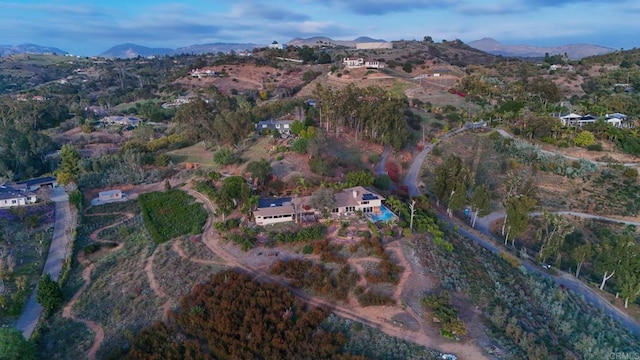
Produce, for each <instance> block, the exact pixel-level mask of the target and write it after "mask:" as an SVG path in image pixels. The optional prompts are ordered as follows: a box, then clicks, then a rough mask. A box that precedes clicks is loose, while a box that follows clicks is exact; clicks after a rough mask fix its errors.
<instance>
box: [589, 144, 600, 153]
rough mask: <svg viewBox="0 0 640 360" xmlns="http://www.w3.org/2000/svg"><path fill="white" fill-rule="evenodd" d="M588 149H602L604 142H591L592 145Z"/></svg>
mask: <svg viewBox="0 0 640 360" xmlns="http://www.w3.org/2000/svg"><path fill="white" fill-rule="evenodd" d="M587 150H589V151H602V144H601V143H596V144H591V145H589V146H587Z"/></svg>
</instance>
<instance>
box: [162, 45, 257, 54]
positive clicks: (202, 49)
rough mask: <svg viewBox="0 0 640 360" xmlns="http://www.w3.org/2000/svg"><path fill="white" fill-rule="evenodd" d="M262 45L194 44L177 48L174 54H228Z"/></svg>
mask: <svg viewBox="0 0 640 360" xmlns="http://www.w3.org/2000/svg"><path fill="white" fill-rule="evenodd" d="M262 46H264V45H258V44H253V43H247V44H242V43H211V44H194V45H189V46H186V47H181V48H177V49H176V50H175V51H174V54H196V55H199V54H205V53H214V54H215V53H218V52H223V53H228V52H231V51H244V50H252V49H255V48H258V47H262Z"/></svg>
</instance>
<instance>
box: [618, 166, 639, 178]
mask: <svg viewBox="0 0 640 360" xmlns="http://www.w3.org/2000/svg"><path fill="white" fill-rule="evenodd" d="M622 175H623V176H624V177H626V178H629V179H637V178H638V169H636V168H634V167H626V168H625V169H624V172H623V173H622Z"/></svg>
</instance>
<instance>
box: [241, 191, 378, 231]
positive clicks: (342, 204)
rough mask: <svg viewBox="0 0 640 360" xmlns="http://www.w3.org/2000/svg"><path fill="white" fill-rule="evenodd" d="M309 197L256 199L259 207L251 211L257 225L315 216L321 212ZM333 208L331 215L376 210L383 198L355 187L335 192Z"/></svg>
mask: <svg viewBox="0 0 640 360" xmlns="http://www.w3.org/2000/svg"><path fill="white" fill-rule="evenodd" d="M312 198H313V197H312V196H303V197H297V198H290V197H285V198H274V199H267V198H262V199H260V200H259V201H258V209H257V210H256V211H254V212H253V216H254V218H255V222H256V224H257V225H270V224H277V223H283V222H289V221H295V220H296V219H298V220H303V219H308V218H309V217H313V218H315V217H317V216H318V215H319V214H320V213H321V211H320V210H318V209H315V208H314V207H313V205H312ZM334 198H335V208H333V209H332V210H331V213H332V214H333V215H338V216H345V215H351V214H353V213H355V212H358V211H359V212H362V213H364V214H366V213H378V212H380V210H381V206H382V201H383V200H384V198H383V197H382V196H380V195H378V194H376V193H375V192H373V191H370V190H367V189H365V188H364V187H362V186H356V187H352V188H348V189H344V190H343V191H341V192H339V193H336V194H334Z"/></svg>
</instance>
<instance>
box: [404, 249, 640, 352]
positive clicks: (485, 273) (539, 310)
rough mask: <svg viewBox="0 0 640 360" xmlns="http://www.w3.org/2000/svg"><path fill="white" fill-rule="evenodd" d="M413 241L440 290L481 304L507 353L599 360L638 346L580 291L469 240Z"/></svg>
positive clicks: (491, 328)
mask: <svg viewBox="0 0 640 360" xmlns="http://www.w3.org/2000/svg"><path fill="white" fill-rule="evenodd" d="M414 246H415V247H416V251H417V253H418V254H419V256H420V259H421V262H422V263H423V265H424V266H428V267H429V268H430V269H433V273H434V274H436V275H437V276H438V278H439V281H440V284H441V287H442V289H444V290H447V291H450V292H451V293H453V292H464V293H465V294H467V295H468V297H469V298H470V300H471V302H472V303H473V304H475V305H476V306H478V307H479V308H480V309H481V311H482V313H483V317H484V320H485V324H486V325H487V326H488V329H489V331H490V334H491V336H492V337H493V338H494V339H495V340H496V341H497V342H498V344H499V345H500V347H502V348H503V349H504V350H505V351H506V352H507V354H508V356H507V357H509V358H529V359H567V358H594V359H600V358H606V357H607V356H608V354H610V353H612V352H625V351H635V350H634V349H638V348H640V339H638V338H637V337H635V336H633V335H632V334H631V333H629V332H628V331H627V330H626V329H624V328H622V327H621V326H620V325H619V324H618V323H616V322H614V321H613V320H612V319H611V318H609V317H608V316H606V315H604V314H603V313H601V312H600V311H598V310H597V309H595V308H593V307H591V306H590V305H588V304H587V303H586V302H585V301H584V299H583V298H582V297H581V296H577V295H575V294H574V293H573V292H571V291H566V290H563V289H561V288H559V287H558V286H557V285H556V284H555V283H554V282H553V281H552V280H549V279H546V278H542V277H539V276H537V275H535V274H530V273H528V272H527V271H526V270H525V269H523V268H522V267H520V268H518V269H515V268H513V267H512V266H511V264H509V263H508V262H506V261H505V260H503V259H501V258H500V257H498V256H496V255H494V254H492V253H490V252H489V251H487V250H485V249H484V248H481V247H479V246H477V245H474V244H473V243H472V242H471V241H469V240H466V239H454V246H455V250H454V251H453V252H451V253H446V252H445V251H444V250H443V249H442V248H440V247H439V246H437V245H435V244H434V243H433V242H429V241H421V242H416V243H414ZM532 340H534V341H532Z"/></svg>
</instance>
